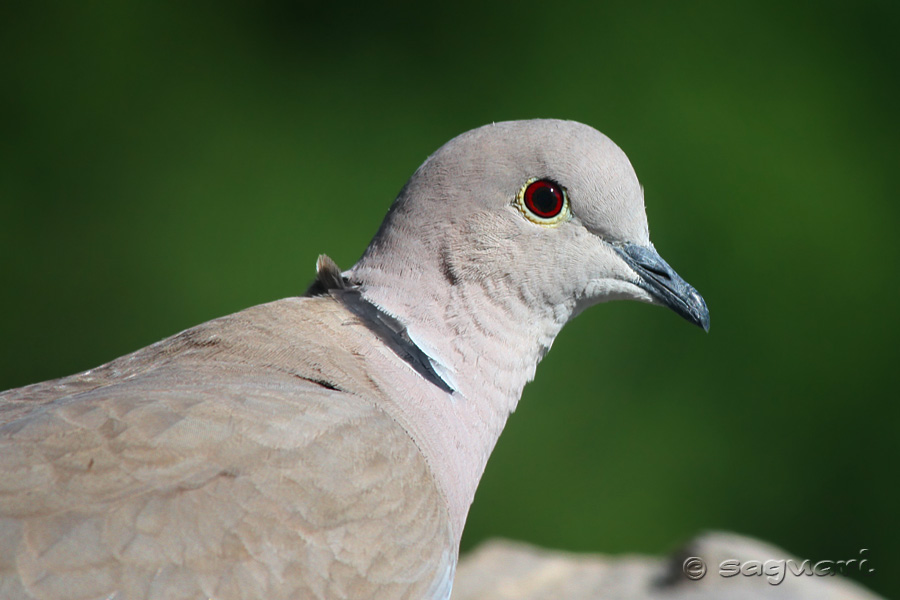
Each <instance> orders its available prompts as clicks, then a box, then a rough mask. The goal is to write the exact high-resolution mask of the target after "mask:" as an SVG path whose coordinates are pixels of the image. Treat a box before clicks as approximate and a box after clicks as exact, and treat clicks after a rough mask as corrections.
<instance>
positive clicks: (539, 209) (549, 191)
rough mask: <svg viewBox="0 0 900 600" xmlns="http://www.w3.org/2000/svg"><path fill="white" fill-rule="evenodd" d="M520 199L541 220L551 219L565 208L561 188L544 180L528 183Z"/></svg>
mask: <svg viewBox="0 0 900 600" xmlns="http://www.w3.org/2000/svg"><path fill="white" fill-rule="evenodd" d="M522 199H523V200H524V201H525V206H526V208H528V210H530V211H531V212H533V213H534V214H535V215H537V216H538V217H540V218H542V219H552V218H553V217H555V216H557V215H558V214H559V213H561V212H562V210H563V206H565V197H564V196H563V191H562V188H561V187H560V186H559V185H558V184H556V183H553V182H552V181H548V180H546V179H539V180H537V181H534V182H532V183H529V184H528V187H526V188H525V193H524V195H523V197H522Z"/></svg>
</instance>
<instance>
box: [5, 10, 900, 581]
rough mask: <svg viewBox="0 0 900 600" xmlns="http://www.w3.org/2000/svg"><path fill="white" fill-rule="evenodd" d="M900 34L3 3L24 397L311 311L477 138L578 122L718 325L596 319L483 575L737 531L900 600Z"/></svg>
mask: <svg viewBox="0 0 900 600" xmlns="http://www.w3.org/2000/svg"><path fill="white" fill-rule="evenodd" d="M898 9H900V4H898V3H897V2H856V3H854V4H853V5H852V6H851V5H850V4H848V3H838V2H816V3H812V2H810V3H805V2H804V3H784V2H774V1H773V2H750V3H720V2H702V3H699V2H680V3H675V2H667V1H658V2H624V1H615V2H597V3H592V4H589V3H571V4H567V3H552V4H551V3H545V2H517V3H514V4H512V3H511V4H508V5H501V4H490V3H486V2H465V3H455V4H451V3H413V2H409V3H400V4H391V5H381V6H377V5H374V4H362V3H361V4H359V5H357V6H353V5H350V4H347V3H331V4H330V5H327V6H326V4H325V3H316V4H293V3H287V2H253V3H251V2H247V3H234V2H215V3H213V2H202V3H201V2H194V3H181V2H152V3H151V2H147V3H133V2H57V3H27V4H26V3H21V4H18V5H12V4H11V3H4V5H3V7H2V8H0V90H2V92H0V109H2V113H0V114H2V117H0V130H2V136H0V152H2V155H0V257H2V258H0V274H2V294H0V308H2V315H3V316H2V318H0V335H2V342H3V343H2V349H0V365H2V366H0V388H8V387H14V386H19V385H23V384H27V383H31V382H35V381H38V380H43V379H48V378H52V377H57V376H62V375H67V374H70V373H73V372H76V371H80V370H83V369H87V368H89V367H93V366H96V365H98V364H100V363H103V362H105V361H108V360H110V359H112V358H114V357H116V356H119V355H121V354H124V353H127V352H129V351H131V350H134V349H137V348H139V347H141V346H144V345H146V344H149V343H151V342H154V341H156V340H158V339H160V338H162V337H164V336H167V335H170V334H172V333H175V332H177V331H179V330H181V329H184V328H187V327H189V326H191V325H194V324H197V323H199V322H201V321H204V320H207V319H210V318H213V317H216V316H220V315H223V314H226V313H229V312H234V311H237V310H240V309H242V308H245V307H247V306H250V305H253V304H258V303H261V302H266V301H269V300H273V299H276V298H281V297H284V296H290V295H297V294H299V293H301V292H302V291H303V290H304V289H305V286H306V284H307V283H308V282H309V280H310V279H311V277H312V275H313V271H314V266H313V265H314V263H315V259H316V256H317V254H318V253H320V252H327V253H328V254H330V255H331V256H332V257H333V258H335V260H336V261H337V262H338V264H340V265H342V266H343V267H348V266H350V265H351V264H352V263H353V262H354V261H355V260H356V259H357V258H358V257H359V255H360V254H361V252H362V251H363V249H364V248H365V245H366V243H367V242H368V240H369V239H370V237H371V235H372V234H373V233H374V232H375V230H376V228H377V226H378V224H379V222H380V220H381V218H382V216H383V215H384V213H385V212H386V210H387V208H388V206H389V204H390V202H391V200H392V199H393V197H394V195H395V194H396V193H397V191H398V190H399V189H400V187H401V186H402V185H403V183H404V181H405V180H406V178H407V177H408V176H409V175H410V174H411V173H412V171H413V170H414V169H415V168H416V167H417V166H418V165H419V164H420V163H421V161H422V160H424V158H425V157H426V156H427V155H428V154H430V153H431V152H432V151H434V150H435V149H436V148H437V147H438V146H440V145H441V144H442V143H444V142H445V141H447V140H448V139H450V138H451V137H453V136H454V135H456V134H458V133H461V132H463V131H465V130H468V129H471V128H473V127H476V126H479V125H482V124H485V123H488V122H491V121H501V120H508V119H520V118H531V117H558V118H567V119H575V120H579V121H583V122H585V123H588V124H590V125H593V126H594V127H597V128H598V129H600V130H602V131H603V132H605V133H606V134H608V135H609V136H610V137H612V138H613V139H614V140H615V141H616V142H617V143H618V144H619V145H620V146H621V147H622V148H623V149H624V150H625V151H626V152H627V153H628V155H629V156H630V158H631V160H632V163H633V164H634V166H635V169H636V170H637V172H638V175H639V177H640V178H641V180H642V182H643V185H644V187H645V191H646V201H647V209H648V214H649V218H650V224H651V231H652V233H653V239H654V241H655V243H656V246H657V248H658V249H659V250H660V251H661V253H662V254H663V256H665V257H666V258H667V260H669V262H671V263H672V265H673V266H674V267H675V268H676V269H677V270H678V271H679V273H680V274H681V275H683V276H684V277H685V278H686V279H687V280H688V281H690V282H691V283H693V284H694V285H695V286H696V287H697V288H698V289H699V290H700V291H701V293H702V294H703V295H704V296H705V297H706V299H707V302H708V303H709V307H710V310H711V313H712V329H711V332H710V333H709V335H704V334H703V333H702V332H701V331H700V330H698V329H695V328H692V327H691V326H689V325H688V324H687V323H685V322H683V321H682V320H680V319H679V318H678V317H676V316H675V315H674V314H671V313H670V312H668V311H664V310H661V309H658V308H652V307H648V306H646V305H638V304H629V303H618V304H610V305H606V306H601V307H597V308H595V309H593V310H591V311H588V312H587V313H586V314H584V315H583V316H581V317H579V318H578V319H577V320H576V321H575V322H574V324H572V325H570V326H569V327H568V328H567V329H566V330H565V331H564V332H563V333H562V335H561V337H560V339H558V340H557V342H556V344H555V345H554V348H553V352H551V353H550V355H549V356H548V358H547V359H546V360H545V361H544V362H543V363H542V364H541V367H540V368H539V370H538V378H537V380H536V381H535V382H534V383H533V384H531V385H530V386H528V388H527V389H526V390H525V396H524V398H523V400H522V402H521V404H520V405H519V410H518V411H517V412H516V414H514V415H513V416H512V417H511V418H510V421H509V424H508V426H507V429H506V432H505V433H504V434H503V437H502V438H501V439H500V443H499V445H498V447H497V449H496V451H495V453H494V455H493V457H492V458H491V461H490V464H489V465H488V468H487V472H486V473H485V476H484V479H483V480H482V484H481V487H480V489H479V492H478V495H477V497H476V500H475V504H474V506H473V508H472V512H471V514H470V516H469V522H468V527H467V530H466V534H465V538H464V549H469V548H471V547H472V546H473V545H475V544H477V543H478V542H479V541H481V540H483V539H485V538H487V537H491V536H507V537H512V538H517V539H522V540H528V541H531V542H534V543H537V544H541V545H544V546H549V547H558V548H566V549H571V550H579V551H599V552H611V553H623V552H642V553H662V552H666V551H669V550H671V549H672V548H673V547H675V546H676V545H677V544H679V543H680V542H683V541H685V540H686V539H688V538H689V537H690V536H692V535H694V534H695V533H697V532H699V531H701V530H705V529H711V528H717V529H719V528H721V529H727V530H733V531H737V532H741V533H745V534H750V535H753V536H758V537H760V538H764V539H766V540H768V541H771V542H773V543H775V544H778V545H781V546H783V547H784V548H786V549H787V550H789V551H791V552H793V553H795V554H797V555H799V556H800V557H802V558H810V559H813V560H821V559H832V560H837V559H847V558H856V557H858V556H859V550H860V549H861V548H869V549H870V552H869V558H870V564H871V566H873V567H874V568H875V569H876V571H875V572H874V573H871V574H866V575H863V576H857V577H856V578H857V579H858V580H860V581H862V582H863V583H865V584H866V585H869V586H870V587H871V588H873V589H874V590H877V591H879V592H881V593H883V594H886V595H892V596H900V580H898V579H896V578H893V577H891V575H892V572H893V571H895V570H896V565H898V564H900V518H898V509H900V492H898V486H897V481H898V473H900V468H898V463H900V449H898V440H897V429H898V424H900V411H898V391H897V390H898V388H900V381H898V379H900V377H898V370H900V369H898V365H897V359H898V346H897V344H898V334H900V331H898V324H900V311H898V300H900V283H898V281H900V277H898V276H900V241H898V236H897V233H896V229H897V226H898V223H900V209H898V202H897V201H898V193H897V192H898V190H897V181H898V175H900V172H898V167H900V151H898V143H897V140H898V134H900V131H898V129H900V128H898V122H900V121H898V117H897V106H898V104H897V103H898V91H900V90H898V82H900V72H898V71H900V69H898V67H900V42H898V39H900V36H898V33H897V32H898V31H900V10H898ZM760 558H761V559H765V558H770V557H760ZM771 558H779V557H771Z"/></svg>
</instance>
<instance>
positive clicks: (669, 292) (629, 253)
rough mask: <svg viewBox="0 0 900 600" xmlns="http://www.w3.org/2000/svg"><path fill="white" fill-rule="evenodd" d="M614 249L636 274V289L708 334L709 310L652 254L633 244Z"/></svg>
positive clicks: (664, 263)
mask: <svg viewBox="0 0 900 600" xmlns="http://www.w3.org/2000/svg"><path fill="white" fill-rule="evenodd" d="M614 248H615V250H616V252H618V253H619V256H621V257H622V258H623V259H625V262H626V263H628V266H629V267H631V268H632V269H633V270H634V271H635V272H636V273H637V274H638V277H639V278H638V281H636V282H634V283H635V284H636V285H638V286H639V287H641V288H643V289H644V290H646V291H647V292H649V293H650V295H651V296H653V298H654V299H656V300H657V301H658V302H659V303H660V304H662V305H664V306H668V307H669V308H671V309H672V310H674V311H675V312H676V313H678V314H679V315H681V316H682V317H684V318H685V319H687V320H688V321H690V322H691V323H693V324H694V325H698V326H700V327H702V328H703V330H704V331H709V309H708V308H706V302H704V300H703V297H702V296H701V295H700V294H699V293H698V292H697V290H695V289H694V288H693V287H691V285H690V284H689V283H688V282H687V281H685V280H684V279H682V278H681V276H679V275H678V273H676V272H675V270H674V269H673V268H672V267H670V266H669V263H667V262H666V261H664V260H663V259H662V257H661V256H660V255H659V254H657V252H656V250H654V249H653V248H652V247H648V246H639V245H637V244H624V245H622V246H614Z"/></svg>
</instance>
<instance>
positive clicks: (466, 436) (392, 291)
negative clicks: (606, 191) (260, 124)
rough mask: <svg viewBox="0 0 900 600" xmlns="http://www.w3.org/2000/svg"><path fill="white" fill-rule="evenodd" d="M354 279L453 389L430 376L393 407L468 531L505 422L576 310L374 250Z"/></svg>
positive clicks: (455, 517) (355, 270) (456, 517)
mask: <svg viewBox="0 0 900 600" xmlns="http://www.w3.org/2000/svg"><path fill="white" fill-rule="evenodd" d="M438 262H439V261H438ZM347 275H348V278H349V279H350V281H351V282H353V283H356V284H358V285H359V286H360V290H361V292H362V295H363V296H364V298H365V299H366V300H367V301H368V302H371V303H372V304H374V305H375V306H376V307H378V308H379V309H380V310H382V311H384V312H386V313H388V314H389V315H391V316H392V317H393V318H395V319H396V320H397V321H398V322H399V323H401V324H402V325H403V326H404V327H405V328H406V334H407V335H408V337H409V339H410V340H411V341H412V343H414V344H415V345H416V346H417V347H418V348H419V349H421V350H422V352H423V353H424V354H425V355H427V357H428V358H429V359H430V361H431V364H432V366H433V368H434V371H435V372H436V373H437V375H438V376H439V377H440V378H441V379H442V380H443V381H444V382H446V384H447V386H449V387H450V388H452V392H450V393H448V392H446V389H441V387H440V386H438V385H434V384H433V383H431V382H427V380H426V379H425V378H423V380H422V383H421V385H419V386H416V388H415V389H414V390H413V391H414V393H411V394H409V395H408V396H407V397H405V398H403V399H402V402H400V403H398V404H397V405H396V406H395V407H393V408H389V409H388V410H389V411H390V410H397V411H400V412H401V413H403V414H402V415H399V417H400V418H398V422H400V423H404V424H405V425H404V426H405V427H406V428H407V430H408V433H409V434H410V435H411V436H412V437H413V439H414V441H415V442H416V443H417V444H418V445H419V447H420V448H422V449H423V453H425V454H426V459H428V461H429V464H430V465H431V467H432V469H433V470H434V474H435V478H436V479H437V480H438V482H439V484H440V485H441V486H442V487H443V488H444V492H445V494H446V495H447V497H448V504H449V505H450V509H451V515H452V517H453V520H454V522H455V523H456V524H457V534H458V535H461V532H462V525H463V524H464V522H465V518H466V515H467V514H468V509H469V505H470V504H471V503H472V500H473V499H474V495H475V489H476V487H477V486H478V482H479V480H480V479H481V475H482V473H483V472H484V468H485V465H486V464H487V460H488V457H489V456H490V453H491V451H492V450H493V448H494V446H495V445H496V443H497V439H498V438H499V436H500V433H501V431H502V430H503V427H504V425H505V424H506V420H507V418H508V417H509V415H510V413H511V412H512V411H513V410H515V408H516V405H517V404H518V401H519V398H520V397H521V395H522V389H523V388H524V387H525V384H526V383H528V382H529V381H531V379H533V377H534V373H535V369H536V367H537V364H538V362H540V360H541V358H543V356H544V355H545V354H546V352H547V351H548V350H549V348H550V345H551V344H552V342H553V339H554V338H555V337H556V335H557V333H559V330H560V329H561V328H562V326H563V324H564V323H565V322H566V321H567V320H568V318H569V317H570V316H571V314H572V310H571V309H569V308H565V307H564V308H562V309H559V308H557V309H556V310H553V309H551V308H541V307H540V306H539V305H538V303H536V302H529V298H528V296H527V295H526V294H523V293H521V292H517V291H516V290H514V289H509V288H508V287H506V284H505V282H503V281H461V280H459V279H456V278H454V277H453V276H452V274H450V273H449V272H447V270H446V268H444V267H442V265H441V264H428V263H423V262H418V263H411V262H410V263H406V264H398V263H397V262H396V261H391V262H390V263H389V264H386V263H382V262H381V261H380V260H378V257H377V255H376V256H372V255H371V254H367V256H365V257H363V259H362V260H361V261H360V262H359V263H358V264H357V265H356V266H354V267H353V268H352V269H351V270H350V271H349V272H348V274H347ZM426 382H427V383H426ZM422 389H424V390H426V391H425V392H424V393H417V391H416V390H422Z"/></svg>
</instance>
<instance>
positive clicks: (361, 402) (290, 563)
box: [0, 120, 709, 600]
mask: <svg viewBox="0 0 900 600" xmlns="http://www.w3.org/2000/svg"><path fill="white" fill-rule="evenodd" d="M317 267H318V275H317V277H316V280H315V282H314V283H313V284H312V286H311V287H310V289H309V291H308V292H307V294H306V296H305V297H296V298H286V299H283V300H279V301H276V302H272V303H269V304H263V305H260V306H255V307H252V308H249V309H247V310H244V311H242V312H239V313H236V314H233V315H229V316H226V317H222V318H219V319H216V320H213V321H210V322H208V323H204V324H202V325H199V326H197V327H194V328H192V329H188V330H187V331H184V332H182V333H179V334H177V335H175V336H173V337H170V338H168V339H165V340H162V341H160V342H158V343H156V344H153V345H152V346H148V347H147V348H144V349H141V350H138V351H137V352H134V353H133V354H129V355H127V356H124V357H121V358H119V359H116V360H114V361H112V362H110V363H108V364H106V365H103V366H101V367H98V368H96V369H91V370H89V371H85V372H84V373H80V374H78V375H73V376H70V377H64V378H62V379H57V380H53V381H48V382H44V383H39V384H35V385H31V386H28V387H24V388H19V389H14V390H10V391H8V392H5V393H4V394H2V395H0V413H2V417H0V422H2V423H4V424H3V425H2V426H0V540H2V544H0V597H2V598H8V599H13V598H16V599H18V598H39V599H58V598H59V599H61V598H65V599H68V600H78V599H95V598H108V599H125V598H128V599H132V598H166V599H174V598H200V597H203V598H219V599H228V598H265V599H267V600H274V599H278V598H352V599H360V598H429V599H430V598H444V599H445V598H448V597H449V595H450V589H451V585H452V581H453V574H454V569H455V565H456V560H457V555H458V548H459V540H460V536H461V534H462V530H463V525H464V523H465V519H466V514H467V512H468V509H469V505H470V504H471V502H472V499H473V497H474V494H475V488H476V486H477V484H478V481H479V478H480V477H481V474H482V472H483V470H484V467H485V463H486V462H487V459H488V456H489V455H490V453H491V450H492V449H493V447H494V445H495V443H496V442H497V438H498V436H499V435H500V432H501V430H502V429H503V426H504V424H505V422H506V419H507V417H508V415H509V414H510V413H511V412H512V411H513V410H514V409H515V407H516V403H517V402H518V400H519V397H520V396H521V393H522V388H523V387H524V386H525V384H526V383H527V382H528V381H530V380H531V379H532V377H533V376H534V372H535V368H536V366H537V363H538V362H539V361H540V359H541V358H542V357H543V356H544V354H545V353H546V352H547V350H548V349H549V348H550V345H551V343H552V342H553V339H554V337H555V336H556V335H557V333H558V332H559V331H560V329H561V328H562V326H563V325H564V324H565V323H566V322H567V321H568V320H569V319H571V318H572V317H573V316H574V315H576V314H577V313H578V312H580V311H581V310H583V309H584V308H586V307H588V306H590V305H592V304H597V303H599V302H603V301H607V300H613V299H635V300H640V301H644V302H650V303H655V304H662V305H665V306H668V307H670V308H672V309H674V310H675V311H676V312H677V313H678V314H680V315H681V316H683V317H685V318H686V319H688V320H689V321H691V322H693V323H695V324H697V325H700V326H702V327H703V328H708V325H709V316H708V311H707V309H706V305H705V303H704V301H703V299H702V298H701V297H700V295H699V294H698V293H697V292H696V291H695V290H694V289H693V288H692V287H690V286H689V285H688V284H687V283H686V282H685V281H684V280H683V279H681V278H680V277H679V276H678V275H677V274H676V273H675V272H674V271H673V270H672V269H671V268H670V267H669V266H668V265H667V264H666V263H665V262H664V261H663V260H662V259H661V258H660V257H659V255H658V254H657V253H656V251H655V250H654V249H653V246H652V245H651V243H650V239H649V236H648V230H647V221H646V217H645V214H644V202H643V192H642V189H641V187H640V185H639V184H638V181H637V178H636V176H635V174H634V171H633V169H632V167H631V165H630V163H629V162H628V159H627V158H626V156H625V154H624V153H623V152H622V151H621V150H620V149H619V148H618V147H617V146H616V145H615V144H613V142H612V141H610V140H609V139H608V138H607V137H605V136H604V135H603V134H601V133H599V132H598V131H596V130H594V129H592V128H590V127H588V126H586V125H582V124H579V123H574V122H567V121H557V120H535V121H519V122H506V123H496V124H493V125H487V126H484V127H481V128H479V129H475V130H473V131H470V132H468V133H465V134H463V135H460V136H459V137H457V138H455V139H453V140H452V141H450V142H449V143H447V144H446V145H444V146H443V147H442V148H440V149H439V150H438V151H437V152H435V153H434V154H433V155H432V156H431V157H429V158H428V159H427V160H426V161H425V163H424V164H423V165H422V166H421V167H420V168H419V169H418V170H417V171H416V172H415V174H414V175H413V176H412V178H411V179H410V180H409V182H408V183H407V184H406V186H405V187H404V188H403V190H402V191H401V192H400V195H399V197H398V198H397V199H396V201H395V202H394V203H393V205H392V206H391V208H390V211H389V212H388V215H387V217H386V218H385V220H384V223H383V224H382V226H381V228H380V229H379V230H378V232H377V234H376V235H375V238H374V239H373V240H372V242H371V244H370V245H369V247H368V249H367V250H366V251H365V253H364V255H363V256H362V258H361V259H360V261H359V262H358V263H357V264H356V265H355V266H354V267H352V268H351V269H350V270H348V271H346V272H343V273H341V272H340V270H339V269H338V268H337V267H336V266H335V265H334V263H333V262H332V261H331V260H330V259H328V258H327V257H320V259H319V261H318V263H317Z"/></svg>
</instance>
